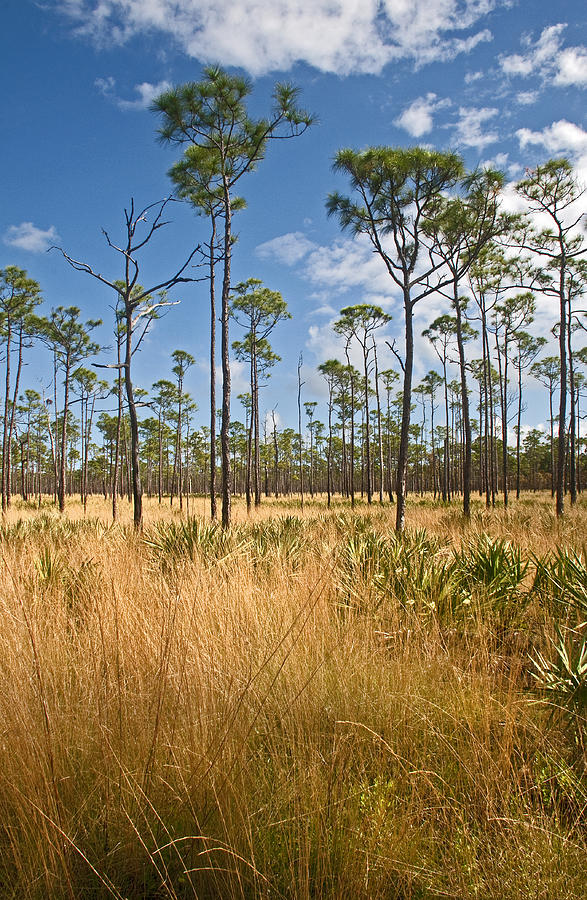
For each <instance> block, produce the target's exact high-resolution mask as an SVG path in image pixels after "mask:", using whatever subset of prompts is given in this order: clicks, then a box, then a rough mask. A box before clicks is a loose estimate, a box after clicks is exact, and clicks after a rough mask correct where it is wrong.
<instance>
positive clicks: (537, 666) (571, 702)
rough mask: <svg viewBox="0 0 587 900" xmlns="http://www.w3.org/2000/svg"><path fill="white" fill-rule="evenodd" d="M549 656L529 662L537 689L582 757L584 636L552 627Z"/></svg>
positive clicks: (586, 746) (586, 676) (586, 729)
mask: <svg viewBox="0 0 587 900" xmlns="http://www.w3.org/2000/svg"><path fill="white" fill-rule="evenodd" d="M555 631H556V640H554V641H551V645H552V651H553V652H552V656H551V658H550V659H547V658H546V657H545V656H544V655H543V654H542V653H540V652H536V655H535V656H534V657H533V659H532V664H533V667H534V671H533V672H532V675H533V677H534V678H535V679H536V685H537V689H538V691H539V693H540V694H542V695H543V696H544V697H545V698H546V701H547V703H548V704H549V705H550V706H551V707H552V715H553V717H557V716H559V717H561V718H562V720H563V722H564V724H565V726H566V728H567V730H568V731H569V732H570V734H571V735H572V737H573V739H574V741H575V743H576V745H577V749H578V751H579V752H580V753H581V754H583V755H584V754H585V753H586V752H587V636H585V635H581V634H580V633H579V632H578V631H577V630H576V629H565V630H564V631H563V629H562V628H560V626H559V625H556V626H555Z"/></svg>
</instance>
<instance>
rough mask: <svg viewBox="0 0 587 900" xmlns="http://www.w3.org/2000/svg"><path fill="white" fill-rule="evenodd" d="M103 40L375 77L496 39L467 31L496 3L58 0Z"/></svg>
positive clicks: (255, 70) (251, 67)
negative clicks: (157, 41) (155, 42)
mask: <svg viewBox="0 0 587 900" xmlns="http://www.w3.org/2000/svg"><path fill="white" fill-rule="evenodd" d="M55 2H56V5H57V6H58V8H60V9H61V11H62V12H64V13H65V14H66V15H68V16H69V17H70V18H71V19H72V20H73V22H74V23H75V28H76V31H77V32H78V33H80V34H83V35H89V36H91V37H92V38H93V39H94V40H96V41H98V42H99V43H101V44H102V45H111V44H112V43H117V44H123V43H124V42H126V41H128V40H129V39H130V38H132V37H133V36H134V35H136V34H138V33H141V32H148V31H150V32H152V31H159V32H161V33H164V34H167V35H169V36H170V37H171V38H173V39H175V40H176V41H177V42H178V43H179V44H180V45H181V46H182V48H183V49H184V50H185V51H186V52H187V53H188V55H190V56H192V57H195V58H196V59H198V60H200V61H201V62H209V63H217V62H220V63H221V64H222V65H225V66H240V67H243V68H244V69H246V70H247V71H249V72H250V73H251V74H253V75H261V74H264V73H266V72H269V71H272V70H286V69H289V68H291V66H292V65H293V64H294V63H296V62H305V63H308V64H309V65H311V66H314V67H315V68H317V69H320V70H321V71H324V72H336V73H338V74H349V73H351V72H364V73H378V72H380V71H381V70H382V68H383V67H384V66H385V65H386V64H387V63H389V62H391V61H393V60H397V59H405V58H408V59H412V60H414V62H415V63H416V64H417V65H422V64H425V63H428V62H432V61H438V60H449V59H454V57H455V56H457V55H458V54H460V53H468V52H470V51H471V50H472V49H473V48H474V47H475V46H477V44H478V43H479V42H480V41H487V40H490V39H491V33H490V32H489V31H488V30H487V29H482V30H480V31H477V32H474V33H472V34H468V35H466V36H463V32H464V31H466V30H469V29H471V28H473V27H474V26H475V25H476V23H477V22H478V21H479V20H480V19H482V18H483V17H484V16H485V15H487V13H488V12H489V11H490V10H491V9H492V8H493V7H494V6H495V5H496V3H497V0H412V2H407V0H239V2H237V3H235V2H233V0H55Z"/></svg>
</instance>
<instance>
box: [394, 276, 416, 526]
mask: <svg viewBox="0 0 587 900" xmlns="http://www.w3.org/2000/svg"><path fill="white" fill-rule="evenodd" d="M404 310H405V319H406V321H405V327H406V357H405V361H404V390H403V397H402V420H401V426H400V438H399V450H398V459H397V481H396V488H395V493H396V496H397V510H396V520H395V527H396V531H403V530H404V528H405V524H406V492H407V474H408V449H409V438H410V416H411V400H412V372H413V368H414V329H413V315H414V310H413V306H412V303H411V301H410V297H409V294H408V289H407V288H406V290H405V293H404Z"/></svg>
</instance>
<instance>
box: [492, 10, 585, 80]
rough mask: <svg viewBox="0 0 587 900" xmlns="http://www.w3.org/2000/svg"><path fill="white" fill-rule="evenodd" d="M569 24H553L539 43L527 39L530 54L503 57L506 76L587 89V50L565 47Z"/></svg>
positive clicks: (544, 31)
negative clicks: (530, 77)
mask: <svg viewBox="0 0 587 900" xmlns="http://www.w3.org/2000/svg"><path fill="white" fill-rule="evenodd" d="M566 27H567V26H566V24H564V23H562V22H560V23H559V24H557V25H549V26H548V27H547V28H545V29H544V30H543V31H542V33H541V35H540V37H539V38H538V40H537V41H535V42H532V41H531V40H530V39H528V38H526V39H525V45H526V52H525V53H514V54H512V55H511V56H502V57H501V58H500V63H501V68H502V71H503V72H504V73H505V74H506V75H512V76H519V77H521V78H528V77H529V76H531V75H534V76H537V77H539V78H541V79H542V80H543V81H545V82H550V83H552V84H555V85H559V86H565V87H566V86H569V85H575V86H576V87H585V86H587V48H586V47H583V46H579V47H565V48H564V49H563V32H564V30H565V28H566Z"/></svg>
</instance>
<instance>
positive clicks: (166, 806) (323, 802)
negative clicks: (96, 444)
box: [0, 495, 587, 900]
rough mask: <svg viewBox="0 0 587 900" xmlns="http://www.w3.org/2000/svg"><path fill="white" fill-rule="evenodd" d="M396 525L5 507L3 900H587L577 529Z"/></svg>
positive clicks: (343, 511)
mask: <svg viewBox="0 0 587 900" xmlns="http://www.w3.org/2000/svg"><path fill="white" fill-rule="evenodd" d="M196 510H197V511H198V512H201V513H202V515H204V514H205V512H206V510H207V503H206V501H205V500H204V499H202V498H198V499H196V500H193V499H191V500H190V513H192V514H193V513H195V512H196ZM184 512H185V511H184ZM393 518H394V510H393V508H390V507H383V508H382V507H380V506H379V505H377V504H373V506H372V508H371V509H368V508H367V505H366V504H358V505H357V508H356V510H355V512H354V513H353V512H351V510H350V507H349V506H348V504H342V503H337V504H335V505H334V506H333V508H332V510H331V511H330V512H329V511H328V510H327V508H326V504H325V502H324V501H323V500H316V501H314V502H306V503H305V506H304V510H303V513H302V511H301V509H300V507H299V503H298V502H296V501H295V500H293V501H292V502H290V503H286V502H285V501H283V500H280V501H277V502H275V501H271V500H270V501H268V502H267V503H264V504H263V506H262V507H261V509H260V510H259V511H257V512H256V513H254V514H253V516H252V517H251V519H250V520H247V516H246V509H245V508H244V504H243V503H241V502H239V501H237V502H236V503H235V528H234V529H233V530H232V532H231V533H229V534H228V535H227V534H224V533H223V532H222V531H221V529H219V528H215V527H214V526H212V527H211V526H210V525H209V523H208V522H207V521H206V520H205V519H204V518H201V519H194V520H190V521H188V520H187V519H186V517H185V515H184V516H180V514H179V511H178V509H177V506H176V505H174V508H173V509H171V508H170V507H169V502H168V501H167V502H166V503H164V504H163V505H162V506H161V508H159V504H158V503H157V501H156V500H147V501H146V503H145V519H146V523H145V530H144V533H143V534H141V535H137V534H134V533H133V530H132V528H131V521H132V519H131V509H130V506H129V505H128V504H127V503H126V501H124V502H122V503H121V517H120V523H119V524H117V525H115V526H113V525H112V522H111V516H110V510H109V507H108V504H107V503H105V502H104V500H103V499H100V498H91V499H90V502H89V504H88V513H87V517H86V518H85V520H84V518H83V512H82V510H81V506H80V505H79V503H77V504H76V502H75V501H70V502H69V503H68V506H67V510H66V516H65V518H64V519H60V518H59V516H58V515H57V514H56V513H55V512H54V510H52V509H51V508H50V507H49V506H47V507H45V508H43V509H42V510H41V511H40V512H36V511H35V510H34V509H30V508H26V509H23V508H20V509H19V508H17V505H16V504H15V506H14V508H13V509H12V510H11V511H10V512H9V514H8V515H7V516H6V518H5V521H4V523H3V526H2V532H1V534H0V553H1V555H2V576H1V587H2V590H1V592H0V605H1V607H2V609H1V619H0V621H1V623H2V624H1V625H0V667H1V673H2V679H1V682H0V684H1V685H2V687H1V690H0V727H1V729H2V730H1V741H0V773H1V774H0V896H2V897H13V898H26V900H41V898H62V897H63V898H72V897H75V898H78V897H79V898H86V897H95V898H101V897H118V898H128V900H135V898H153V900H154V898H161V897H170V898H184V897H186V898H187V897H189V898H195V897H197V898H212V897H214V898H259V900H261V898H263V900H269V898H274V897H275V898H279V897H287V898H296V900H298V898H299V900H302V898H304V900H310V898H324V900H326V898H341V900H342V898H359V900H368V898H398V900H400V898H401V900H407V898H428V897H438V896H441V897H454V898H496V900H497V898H521V897H528V896H531V897H532V896H536V897H541V898H552V900H570V898H578V897H582V896H583V888H584V859H585V851H586V849H587V848H586V843H585V818H586V813H585V810H586V808H587V783H586V780H585V756H584V752H583V750H584V748H583V747H582V746H581V745H580V740H581V739H582V735H583V734H584V731H583V730H582V728H583V726H582V724H581V723H582V722H583V721H584V719H583V717H584V714H585V709H584V707H583V706H581V703H580V702H575V700H576V699H577V698H575V700H573V702H571V701H569V702H567V703H565V702H563V701H564V699H565V698H564V697H563V696H559V698H558V700H559V701H560V703H559V705H560V710H557V709H556V708H554V714H553V703H552V698H553V695H554V687H556V689H557V690H558V691H559V692H560V691H561V690H562V687H564V684H563V685H562V687H561V683H562V682H564V681H565V678H566V675H565V671H566V670H564V667H563V668H561V665H560V663H561V659H560V655H557V654H556V653H555V652H554V650H553V646H555V645H556V642H557V641H558V637H557V628H558V629H567V630H566V631H564V632H561V633H562V635H563V637H564V639H565V640H566V641H567V645H569V641H572V634H571V632H570V630H569V629H571V630H573V631H574V632H576V633H577V639H576V640H577V641H579V640H582V639H583V638H582V635H583V634H584V631H583V630H582V628H583V626H582V621H583V617H582V612H581V605H580V601H581V598H582V597H583V596H584V593H585V590H587V585H586V584H585V556H584V554H583V551H582V549H581V548H582V543H583V535H584V533H585V523H586V522H587V514H586V511H585V507H584V506H583V504H580V505H579V508H578V509H577V510H573V511H572V512H570V514H569V516H568V518H567V519H566V520H565V521H564V522H563V523H557V522H556V521H555V520H554V518H553V517H552V515H551V503H550V498H549V497H546V496H542V495H539V496H537V497H533V496H531V495H528V496H525V497H524V498H523V501H522V502H520V503H519V504H516V503H515V502H513V503H512V505H511V508H510V510H508V511H504V510H503V509H496V510H495V511H494V512H489V513H488V512H486V511H485V508H484V506H482V505H481V504H480V503H479V504H477V503H476V504H475V506H474V509H473V519H472V522H471V523H470V525H468V526H467V525H466V524H465V523H464V522H463V520H462V517H461V516H460V513H459V512H458V508H457V506H456V505H455V506H453V507H452V508H449V507H445V506H443V505H442V504H439V503H433V502H432V501H431V500H430V499H428V498H425V499H422V500H420V499H419V498H413V499H412V503H411V505H410V507H409V510H408V534H407V535H406V537H405V538H403V539H397V538H396V537H395V536H394V534H393ZM19 522H20V524H19ZM482 535H484V537H482ZM563 546H564V547H568V548H570V547H573V548H575V551H576V552H575V553H574V554H573V555H571V556H570V557H569V559H570V562H567V563H565V561H564V560H563V561H562V562H561V559H560V555H559V556H556V555H553V554H552V551H554V550H555V549H556V548H560V547H563ZM561 578H562V579H563V581H561ZM557 579H558V580H557ZM573 598H575V600H574V599H573ZM576 598H579V599H578V600H577V599H576ZM553 642H554V643H553ZM569 646H570V645H569ZM572 646H576V645H572ZM569 653H570V655H569V664H570V665H572V664H573V661H575V662H576V660H575V657H573V655H572V652H571V651H569ZM537 662H538V664H539V666H540V665H541V666H542V670H543V675H544V678H543V681H542V683H541V682H540V672H539V670H538V669H537V665H536V663H537ZM575 674H577V673H575ZM579 675H580V673H579ZM555 676H556V678H555ZM563 676H564V677H563ZM557 678H558V680H556V679H557ZM548 679H550V681H548ZM555 681H556V684H555ZM567 682H568V683H569V684H571V685H572V684H573V681H572V678H567ZM567 700H568V697H567ZM579 701H580V697H579ZM559 712H560V714H559Z"/></svg>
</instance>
